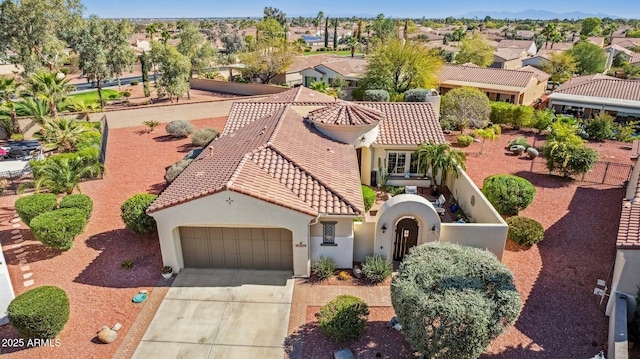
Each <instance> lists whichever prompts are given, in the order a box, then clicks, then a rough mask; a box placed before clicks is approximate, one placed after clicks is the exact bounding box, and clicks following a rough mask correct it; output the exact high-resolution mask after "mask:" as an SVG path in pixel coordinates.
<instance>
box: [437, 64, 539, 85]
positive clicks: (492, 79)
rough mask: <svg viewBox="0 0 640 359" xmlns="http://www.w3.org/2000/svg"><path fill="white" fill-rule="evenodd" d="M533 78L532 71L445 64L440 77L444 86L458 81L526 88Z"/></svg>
mask: <svg viewBox="0 0 640 359" xmlns="http://www.w3.org/2000/svg"><path fill="white" fill-rule="evenodd" d="M533 76H534V73H533V72H531V71H522V70H505V69H496V68H482V67H471V66H459V65H447V64H445V65H444V66H442V71H440V76H439V77H440V82H442V83H443V84H444V83H446V82H447V81H457V82H468V83H482V84H487V85H499V86H512V87H520V88H525V87H527V85H528V84H529V81H531V77H533Z"/></svg>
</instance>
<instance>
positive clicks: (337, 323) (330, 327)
mask: <svg viewBox="0 0 640 359" xmlns="http://www.w3.org/2000/svg"><path fill="white" fill-rule="evenodd" d="M368 317H369V307H368V306H367V303H365V302H364V301H363V300H362V299H360V298H358V297H354V296H351V295H340V296H338V297H336V298H335V299H333V300H332V301H330V302H329V303H327V304H326V305H325V306H324V307H322V308H320V311H319V312H318V314H317V318H318V325H319V326H320V329H321V330H322V331H323V332H324V333H325V334H326V335H327V336H328V337H329V338H331V340H333V341H334V342H336V343H340V342H344V341H347V340H357V339H358V338H360V337H361V336H362V333H364V329H365V327H366V325H367V318H368Z"/></svg>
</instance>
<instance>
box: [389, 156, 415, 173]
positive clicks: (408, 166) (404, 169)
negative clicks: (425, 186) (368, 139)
mask: <svg viewBox="0 0 640 359" xmlns="http://www.w3.org/2000/svg"><path fill="white" fill-rule="evenodd" d="M414 153H415V151H391V150H388V151H387V156H386V157H387V172H388V173H389V174H390V175H392V176H404V175H405V174H406V173H407V171H410V170H411V167H412V166H411V156H412V155H413V154H414ZM392 155H396V158H398V156H399V155H403V156H404V163H401V164H400V163H395V165H394V166H393V168H391V165H392V163H391V156H392ZM399 169H402V170H401V171H399ZM415 169H416V171H417V172H410V174H412V175H419V174H420V160H419V159H418V165H417V166H416V168H415Z"/></svg>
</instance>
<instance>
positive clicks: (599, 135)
mask: <svg viewBox="0 0 640 359" xmlns="http://www.w3.org/2000/svg"><path fill="white" fill-rule="evenodd" d="M584 131H585V132H586V133H587V137H588V138H589V139H591V140H596V141H604V140H608V139H610V138H611V137H613V117H611V116H610V115H602V116H600V115H598V116H596V118H594V119H591V120H586V121H585V123H584Z"/></svg>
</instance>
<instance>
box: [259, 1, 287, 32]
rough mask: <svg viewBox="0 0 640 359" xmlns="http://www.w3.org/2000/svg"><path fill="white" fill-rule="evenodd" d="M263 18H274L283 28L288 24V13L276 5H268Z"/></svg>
mask: <svg viewBox="0 0 640 359" xmlns="http://www.w3.org/2000/svg"><path fill="white" fill-rule="evenodd" d="M263 13H264V18H263V20H268V19H273V20H275V21H277V22H278V23H279V24H280V26H282V27H283V28H284V27H286V26H287V14H285V13H284V12H283V11H282V10H280V9H278V8H276V7H270V6H266V7H265V8H264V11H263Z"/></svg>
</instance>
